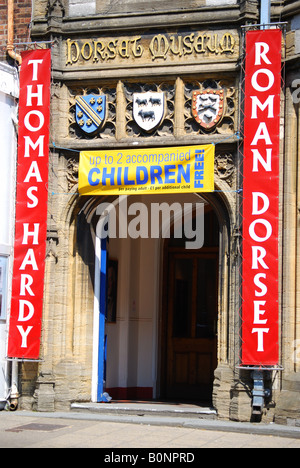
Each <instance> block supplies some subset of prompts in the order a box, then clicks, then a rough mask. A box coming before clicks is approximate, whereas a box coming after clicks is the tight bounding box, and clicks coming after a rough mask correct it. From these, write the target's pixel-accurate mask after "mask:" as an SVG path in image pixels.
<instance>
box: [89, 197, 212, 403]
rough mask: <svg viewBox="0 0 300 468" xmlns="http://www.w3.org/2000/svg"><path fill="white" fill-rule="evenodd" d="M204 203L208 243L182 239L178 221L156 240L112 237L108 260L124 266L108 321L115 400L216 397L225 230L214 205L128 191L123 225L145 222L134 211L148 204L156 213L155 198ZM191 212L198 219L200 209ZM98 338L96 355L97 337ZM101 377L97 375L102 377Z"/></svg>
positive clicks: (109, 366) (110, 379)
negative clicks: (177, 232) (177, 231)
mask: <svg viewBox="0 0 300 468" xmlns="http://www.w3.org/2000/svg"><path fill="white" fill-rule="evenodd" d="M199 201H200V204H202V205H203V210H204V211H203V214H204V217H203V216H202V218H201V219H202V220H203V218H204V245H203V246H202V247H201V248H199V247H200V246H198V244H197V249H195V248H194V249H193V248H191V246H190V245H189V243H187V240H188V239H187V238H185V236H181V237H179V238H178V237H177V236H176V235H175V234H174V232H173V231H174V230H175V229H174V227H172V225H171V229H170V235H168V236H166V237H164V236H163V235H162V234H163V233H162V232H161V235H160V236H157V238H151V237H149V238H141V237H137V238H132V236H131V237H130V236H126V237H125V236H124V238H121V237H117V238H110V239H109V242H108V243H107V254H108V263H107V264H108V265H109V264H110V263H111V262H112V264H113V265H114V268H115V271H117V275H116V278H117V281H116V284H115V286H114V289H115V291H114V298H115V299H114V303H115V306H116V307H115V313H114V317H113V318H112V317H110V316H109V315H107V319H106V324H105V334H106V337H107V340H106V343H107V366H106V369H107V373H106V382H105V388H106V391H107V392H108V393H109V395H110V396H111V397H112V398H113V399H114V400H170V401H171V400H176V401H193V402H201V403H202V402H203V403H204V402H205V403H211V400H212V390H213V380H214V371H215V369H216V367H217V329H218V326H217V325H218V297H219V293H218V282H219V278H218V271H219V236H220V228H219V223H218V218H217V216H216V214H215V211H214V209H213V208H212V206H211V205H210V204H209V203H207V201H205V200H204V198H201V199H199V197H198V196H197V195H195V194H192V195H185V196H182V195H181V196H180V197H179V196H175V197H174V196H169V197H168V196H159V195H156V196H153V197H151V196H145V197H138V196H136V197H128V199H124V201H122V203H125V205H124V206H123V207H122V210H121V211H122V212H123V211H124V209H125V211H126V212H128V219H127V220H126V219H125V223H124V219H123V218H122V220H123V224H122V226H125V227H126V225H127V226H128V228H132V227H133V224H132V223H133V222H134V223H135V225H136V226H138V218H136V219H134V218H132V217H130V216H131V215H132V214H133V213H134V214H135V213H136V210H137V209H138V210H140V209H141V208H142V206H143V207H144V208H143V209H146V208H147V212H148V213H150V210H151V208H152V204H153V203H160V204H162V203H166V204H170V206H171V204H172V203H178V205H177V207H178V209H179V208H180V207H183V206H184V203H186V205H188V203H190V204H191V205H192V204H193V203H194V204H196V203H198V202H199ZM137 202H140V203H141V202H142V205H141V204H139V205H137V204H136V203H137ZM161 206H162V205H161ZM168 206H169V205H168ZM174 206H175V205H173V207H174ZM179 211H180V210H179ZM130 213H131V215H130ZM181 213H183V210H181ZM194 215H195V216H194ZM190 216H191V218H193V216H194V220H193V223H195V222H196V223H197V220H199V217H198V216H197V217H196V210H195V212H194V211H193V210H192V211H191V212H190ZM180 219H181V218H179V224H178V226H179V225H180ZM120 220H121V218H120ZM167 224H168V223H167ZM149 225H150V223H149ZM180 226H182V225H180ZM118 228H119V226H118ZM138 228H139V229H140V226H138ZM194 229H195V225H194V226H193V230H194ZM130 232H131V234H132V229H131V231H130ZM189 239H191V238H189ZM187 247H188V248H187ZM194 247H195V246H194ZM100 257H101V258H102V257H103V252H102V255H101V256H99V259H100ZM99 291H100V289H99ZM100 297H101V295H100ZM101 303H103V301H100V304H101ZM96 305H97V304H96ZM97 312H98V310H96V316H97ZM95 323H96V324H97V323H98V322H97V321H96V322H95ZM94 336H95V337H96V341H95V348H94V349H95V353H97V350H98V338H97V336H98V335H97V334H95V335H94ZM95 356H97V355H96V354H95ZM99 375H100V377H101V375H102V374H101V373H100V374H99V372H98V373H95V382H97V381H98V382H99V380H100V379H99ZM94 401H97V400H96V398H95V400H94ZM98 401H99V400H98Z"/></svg>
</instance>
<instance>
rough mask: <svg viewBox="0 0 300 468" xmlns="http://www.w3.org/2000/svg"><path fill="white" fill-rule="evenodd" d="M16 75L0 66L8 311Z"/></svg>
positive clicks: (2, 327) (2, 388) (3, 388)
mask: <svg viewBox="0 0 300 468" xmlns="http://www.w3.org/2000/svg"><path fill="white" fill-rule="evenodd" d="M17 96H18V73H17V70H16V69H15V68H12V67H9V66H8V65H6V64H3V63H0V168H1V178H0V181H1V183H0V220H1V222H0V256H5V257H7V258H8V282H7V284H6V294H7V302H6V305H7V307H6V309H7V311H8V309H9V303H10V290H11V271H12V260H13V256H12V253H13V236H14V205H15V167H16V149H17V142H16V130H15V126H14V121H15V122H16V121H17V120H16V119H17V105H16V100H15V98H16V97H17ZM6 347H7V320H6V319H5V317H3V311H2V320H0V400H3V399H5V398H6V396H7V383H8V382H7V378H8V376H7V361H6V360H5V357H6Z"/></svg>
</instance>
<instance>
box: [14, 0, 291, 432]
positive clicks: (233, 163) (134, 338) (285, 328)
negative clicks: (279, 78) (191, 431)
mask: <svg viewBox="0 0 300 468" xmlns="http://www.w3.org/2000/svg"><path fill="white" fill-rule="evenodd" d="M259 15H260V12H259V2H258V1H247V0H241V1H238V0H227V1H226V0H187V1H185V2H180V1H177V0H172V1H170V2H169V1H165V2H161V1H157V0H152V1H151V2H149V1H148V0H122V1H121V2H118V1H111V0H80V1H79V0H78V1H77V0H35V2H34V8H33V18H32V29H31V38H32V40H33V41H53V44H52V56H53V64H52V101H51V140H50V146H51V156H50V167H49V174H50V175H49V202H48V240H47V259H46V277H45V294H44V315H43V327H42V348H41V362H39V363H22V364H21V365H20V381H21V393H22V397H21V405H22V407H23V408H32V407H33V408H35V409H37V410H39V411H45V410H46V411H52V410H61V409H66V408H69V407H70V404H71V403H72V402H75V401H76V402H78V401H91V399H93V400H95V401H97V394H96V392H95V391H94V390H93V389H94V388H95V387H97V384H98V382H97V379H98V378H99V377H98V376H97V373H95V372H94V363H95V360H96V359H97V356H96V355H97V353H98V343H97V333H95V313H96V314H97V310H96V312H95V303H96V305H97V301H95V298H96V299H97V292H96V289H97V284H96V281H95V278H97V268H98V267H99V265H98V264H97V258H96V250H97V248H96V246H97V234H96V227H97V223H98V221H99V215H98V214H97V207H98V206H99V204H100V203H103V202H108V203H113V202H115V203H117V202H116V199H114V198H113V197H110V198H105V199H104V198H101V197H87V196H80V195H79V194H78V164H79V152H80V151H82V150H103V151H107V152H109V151H110V150H120V151H121V150H124V151H126V150H129V149H136V151H137V153H138V152H141V151H142V150H143V149H145V148H159V147H178V146H180V147H182V146H191V145H193V144H195V145H197V144H210V143H214V144H215V146H216V160H215V192H213V193H211V194H201V196H200V195H197V194H194V195H193V194H191V195H182V196H178V195H173V196H171V195H156V196H155V197H152V196H142V195H140V196H134V197H128V199H127V207H129V212H130V208H132V210H134V206H133V204H134V203H135V202H137V201H139V202H143V203H144V205H145V206H147V207H148V208H149V207H150V204H151V203H164V202H167V203H169V204H171V203H178V204H179V206H183V204H184V203H188V202H189V203H196V201H197V200H198V201H199V197H200V199H201V201H202V203H203V204H204V206H205V226H206V228H205V229H206V237H205V243H204V246H203V248H202V249H200V250H199V251H197V252H195V251H191V250H190V251H189V250H186V249H184V248H183V246H182V244H181V243H180V242H178V240H177V239H176V238H174V236H173V237H172V235H171V238H170V239H164V236H163V232H162V231H161V232H160V236H158V238H155V239H151V238H150V239H144V238H138V239H131V238H128V237H127V238H125V237H124V238H123V237H122V236H119V237H117V238H116V239H110V241H109V247H108V249H109V258H110V260H112V261H113V262H112V265H115V270H114V271H115V273H116V271H117V277H118V280H117V282H115V295H114V300H115V301H116V309H115V317H114V318H113V319H112V320H110V321H109V320H107V322H106V326H105V327H106V331H105V333H106V335H107V368H106V390H107V392H108V393H109V394H110V395H111V396H112V397H113V398H114V399H129V400H130V399H174V398H176V399H179V400H182V399H189V400H205V401H207V402H209V403H211V404H212V405H213V406H214V407H215V408H216V410H217V412H218V416H219V417H220V418H224V419H233V420H239V421H249V420H250V419H251V417H252V388H253V379H252V375H251V372H250V371H249V370H245V369H240V368H239V363H240V348H241V336H240V329H241V319H240V310H241V296H240V288H241V245H242V244H241V241H242V232H241V214H240V207H241V203H242V193H241V190H240V189H241V187H242V135H241V134H240V123H241V118H242V114H241V112H240V110H241V107H242V92H241V88H242V67H241V65H242V56H243V33H242V28H241V27H242V26H244V25H251V24H258V23H259V22H260V16H259ZM271 17H272V22H280V23H282V22H287V24H286V29H285V41H286V59H285V85H284V89H283V92H282V116H281V117H282V119H281V130H282V132H281V197H280V203H281V214H282V217H281V219H280V252H281V254H280V298H279V302H280V329H281V336H280V354H281V365H282V367H283V370H281V369H280V370H274V371H271V370H269V371H268V372H264V377H265V382H264V384H265V387H266V388H267V389H269V390H270V392H269V396H268V398H266V401H265V408H264V412H263V420H264V421H272V420H274V419H275V420H276V421H278V422H281V423H289V422H291V421H297V420H298V422H299V419H300V358H299V343H300V328H299V327H300V322H299V315H300V296H299V294H300V293H299V291H300V252H299V248H298V242H297V240H299V229H300V226H299V223H300V218H299V208H300V187H299V176H300V172H299V157H300V156H299V151H300V147H299V135H300V115H299V103H298V102H297V101H298V100H297V99H296V98H297V86H298V85H297V83H296V81H295V80H297V79H298V80H299V79H300V76H298V75H299V60H300V2H298V1H296V2H295V1H289V0H286V1H274V2H272V11H271ZM199 89H200V90H201V91H205V90H210V92H212V93H214V94H215V95H219V93H220V92H221V91H222V93H223V99H224V111H223V114H222V118H221V119H220V120H217V119H216V120H217V121H216V122H215V123H214V124H213V125H212V126H210V127H209V128H208V126H205V125H201V123H199V122H197V121H196V120H195V118H194V117H193V114H192V106H193V96H194V94H193V92H194V91H197V90H199ZM137 93H138V94H142V93H164V96H165V112H164V116H163V119H162V120H161V121H160V123H159V124H158V125H157V126H156V127H155V128H152V129H150V131H147V130H145V129H143V128H141V126H139V125H138V124H137V121H136V119H135V118H134V116H133V108H134V95H135V94H137ZM88 95H96V96H98V95H101V96H106V100H107V108H106V119H105V121H104V122H103V123H102V127H101V130H100V131H99V132H98V133H92V134H88V133H86V132H84V131H83V128H82V125H80V123H78V118H77V115H76V114H77V110H76V97H77V96H88ZM131 213H133V211H131ZM129 219H131V218H129ZM122 222H123V223H124V220H123V221H122ZM126 222H127V223H129V220H128V219H127V221H126ZM120 223H121V220H120ZM116 265H117V270H116ZM187 291H188V295H187ZM199 295H201V300H202V301H203V302H205V303H206V305H207V310H206V312H205V314H206V318H205V320H204V318H203V317H202V319H201V317H199V314H198V312H197V306H195V304H198V301H199ZM188 297H190V298H192V299H191V304H189V305H187V309H189V310H190V312H189V311H187V312H186V315H188V314H189V313H190V318H188V319H186V321H185V318H184V317H183V316H182V315H180V305H181V304H182V303H184V302H185V303H186V304H187V301H188ZM203 314H204V312H203ZM201 320H202V322H201ZM203 320H204V322H205V324H204V325H203V323H204V322H203ZM192 326H193V327H196V328H195V329H194V331H191V329H192ZM197 326H198V328H197ZM184 327H186V329H185V328H184ZM201 327H202V328H201Z"/></svg>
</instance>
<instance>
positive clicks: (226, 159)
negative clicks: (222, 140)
mask: <svg viewBox="0 0 300 468" xmlns="http://www.w3.org/2000/svg"><path fill="white" fill-rule="evenodd" d="M215 173H216V174H217V175H218V177H219V178H220V179H221V180H224V181H225V182H226V183H227V184H228V185H229V186H230V187H233V185H234V181H235V173H236V170H235V165H234V160H233V156H232V154H226V153H223V154H217V155H216V158H215Z"/></svg>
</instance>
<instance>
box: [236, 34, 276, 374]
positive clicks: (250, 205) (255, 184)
mask: <svg viewBox="0 0 300 468" xmlns="http://www.w3.org/2000/svg"><path fill="white" fill-rule="evenodd" d="M281 42H282V33H281V31H280V30H265V31H249V32H248V33H247V35H246V81H245V132H244V133H245V134H244V188H243V196H244V203H243V316H242V322H243V325H242V342H243V344H242V363H243V364H244V365H262V366H263V365H265V366H267V365H270V366H271V365H276V364H278V361H279V345H278V340H279V327H278V320H279V307H278V294H279V290H278V275H279V271H278V251H279V249H278V229H279V228H278V218H279V131H280V93H281Z"/></svg>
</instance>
